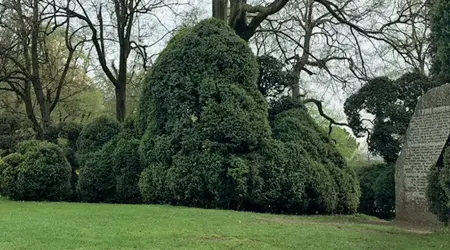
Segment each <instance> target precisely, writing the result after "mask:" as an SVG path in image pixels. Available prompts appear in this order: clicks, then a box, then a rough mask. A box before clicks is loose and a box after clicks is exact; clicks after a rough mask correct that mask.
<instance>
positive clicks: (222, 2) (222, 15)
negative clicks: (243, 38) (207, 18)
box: [212, 0, 228, 21]
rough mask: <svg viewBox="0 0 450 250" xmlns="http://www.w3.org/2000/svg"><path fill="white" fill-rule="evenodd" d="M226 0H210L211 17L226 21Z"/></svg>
mask: <svg viewBox="0 0 450 250" xmlns="http://www.w3.org/2000/svg"><path fill="white" fill-rule="evenodd" d="M227 12H228V0H212V13H213V17H215V18H217V19H220V20H223V21H227Z"/></svg>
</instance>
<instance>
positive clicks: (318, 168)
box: [271, 105, 360, 213]
mask: <svg viewBox="0 0 450 250" xmlns="http://www.w3.org/2000/svg"><path fill="white" fill-rule="evenodd" d="M289 106H291V105H289ZM289 106H288V107H289ZM297 106H298V108H292V109H288V110H286V111H283V112H280V110H281V109H279V110H278V111H277V112H271V113H272V114H276V113H278V114H277V115H275V116H272V121H271V123H272V128H273V137H274V138H276V139H278V140H281V141H283V142H291V143H295V144H297V145H301V146H302V147H303V148H304V151H305V153H303V155H306V156H308V157H309V158H310V160H311V161H313V162H314V164H312V166H313V167H312V170H311V171H312V173H313V174H312V176H311V178H312V179H311V180H312V181H314V182H315V183H314V182H313V184H314V185H313V186H312V187H313V188H319V187H320V185H322V186H324V187H328V188H329V189H328V190H327V191H326V192H324V193H323V194H322V195H317V191H314V192H313V193H312V194H313V196H317V197H319V198H321V199H325V198H326V200H324V201H328V202H327V203H328V205H327V206H323V205H320V203H319V202H317V201H315V200H317V199H315V200H313V201H314V203H315V204H317V205H316V208H315V209H316V210H317V211H314V212H318V213H324V212H333V213H335V212H337V213H353V212H355V211H356V209H357V207H358V204H359V196H360V192H359V187H358V185H359V184H358V179H357V178H356V174H355V173H354V171H353V170H352V169H350V168H348V167H347V166H346V163H345V160H344V159H343V158H342V156H341V155H340V154H339V152H338V151H337V149H336V147H335V146H334V145H333V142H332V141H331V140H330V139H329V137H328V136H327V135H326V134H325V132H324V131H323V130H322V129H321V128H320V127H319V126H318V125H317V124H316V123H315V122H314V120H313V119H312V118H311V117H310V116H309V114H308V113H307V111H306V109H305V108H304V107H302V106H299V105H297ZM275 107H278V106H275ZM297 155H298V154H297ZM286 157H289V156H286ZM317 176H319V177H317ZM315 178H318V179H317V180H318V181H319V180H320V181H321V182H322V183H317V181H315V180H316V179H315ZM331 188H332V189H331ZM309 212H313V211H309Z"/></svg>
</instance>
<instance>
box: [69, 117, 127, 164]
mask: <svg viewBox="0 0 450 250" xmlns="http://www.w3.org/2000/svg"><path fill="white" fill-rule="evenodd" d="M120 130H121V128H120V124H119V122H118V121H117V120H115V119H113V118H109V117H106V116H104V117H99V118H97V119H95V120H93V121H92V122H90V123H89V124H87V125H85V126H84V127H83V129H82V130H81V132H80V135H79V138H78V140H77V151H78V155H79V158H80V162H81V163H83V161H84V160H85V158H88V155H89V154H93V153H95V152H97V151H99V150H101V149H102V147H103V146H104V145H105V144H106V143H108V142H109V141H110V140H112V139H113V138H114V137H115V136H116V135H117V134H118V133H119V132H120Z"/></svg>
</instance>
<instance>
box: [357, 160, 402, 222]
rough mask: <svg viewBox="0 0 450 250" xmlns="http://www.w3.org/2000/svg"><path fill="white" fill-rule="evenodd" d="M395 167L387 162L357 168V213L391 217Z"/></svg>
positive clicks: (393, 200)
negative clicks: (359, 195) (359, 194)
mask: <svg viewBox="0 0 450 250" xmlns="http://www.w3.org/2000/svg"><path fill="white" fill-rule="evenodd" d="M394 174H395V169H394V167H393V166H391V165H388V164H384V163H381V164H374V165H370V166H364V167H360V168H358V175H359V182H360V187H361V201H360V205H359V208H358V212H359V213H363V214H368V215H373V216H377V217H380V218H383V219H392V218H393V217H394V209H395V177H394Z"/></svg>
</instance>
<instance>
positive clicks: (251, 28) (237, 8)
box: [212, 0, 289, 41]
mask: <svg viewBox="0 0 450 250" xmlns="http://www.w3.org/2000/svg"><path fill="white" fill-rule="evenodd" d="M288 2H289V0H275V1H271V2H269V3H266V2H265V1H262V2H261V1H260V2H259V3H255V4H251V3H248V1H247V0H230V1H228V0H213V1H212V12H213V17H215V18H218V19H221V20H223V21H226V22H227V23H228V25H229V26H230V27H232V28H233V29H234V30H235V31H236V33H237V34H238V35H239V36H240V37H241V38H242V39H244V40H246V41H248V40H249V39H250V38H251V37H252V36H253V35H254V34H255V31H256V30H257V28H258V27H259V25H260V24H261V23H262V22H263V21H264V20H265V19H266V18H267V17H269V16H270V15H272V14H275V13H277V12H278V11H280V10H281V9H282V8H283V7H284V6H285V5H286V4H287V3H288ZM228 3H229V5H228ZM228 6H229V8H228Z"/></svg>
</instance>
